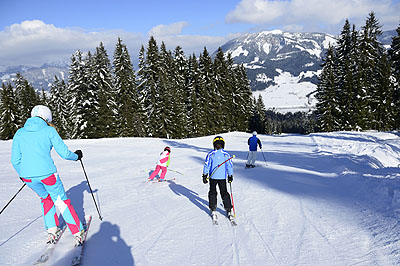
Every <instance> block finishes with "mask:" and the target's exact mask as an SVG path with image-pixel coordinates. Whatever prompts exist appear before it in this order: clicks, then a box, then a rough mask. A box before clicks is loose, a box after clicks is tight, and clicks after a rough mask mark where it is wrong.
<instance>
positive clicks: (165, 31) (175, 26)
mask: <svg viewBox="0 0 400 266" xmlns="http://www.w3.org/2000/svg"><path fill="white" fill-rule="evenodd" d="M187 25H188V23H187V22H185V21H181V22H175V23H172V24H169V25H163V24H161V25H158V26H155V27H153V28H152V29H151V30H150V31H149V33H148V34H149V36H154V37H157V36H168V35H176V34H180V33H181V32H182V29H183V28H184V27H186V26H187Z"/></svg>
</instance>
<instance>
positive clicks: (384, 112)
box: [373, 53, 395, 131]
mask: <svg viewBox="0 0 400 266" xmlns="http://www.w3.org/2000/svg"><path fill="white" fill-rule="evenodd" d="M377 68H378V70H379V76H378V86H377V88H376V91H375V95H374V99H375V100H376V101H377V102H378V103H379V104H377V105H376V109H375V110H376V111H375V112H374V113H373V117H374V121H375V125H374V129H376V130H379V131H388V130H391V129H393V128H394V126H395V110H394V108H393V105H392V103H393V95H394V82H393V80H392V67H391V64H390V62H389V60H388V56H387V54H386V53H384V54H383V55H382V57H381V58H380V59H379V61H378V66H377Z"/></svg>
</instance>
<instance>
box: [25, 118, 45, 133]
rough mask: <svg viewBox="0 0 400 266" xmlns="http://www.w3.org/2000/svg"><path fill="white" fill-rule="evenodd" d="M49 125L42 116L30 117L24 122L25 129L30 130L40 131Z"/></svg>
mask: <svg viewBox="0 0 400 266" xmlns="http://www.w3.org/2000/svg"><path fill="white" fill-rule="evenodd" d="M45 126H47V123H46V122H45V121H44V120H43V119H42V118H40V117H31V118H28V119H27V120H26V122H25V124H24V129H25V130H26V131H28V132H35V131H39V130H41V129H42V128H44V127H45Z"/></svg>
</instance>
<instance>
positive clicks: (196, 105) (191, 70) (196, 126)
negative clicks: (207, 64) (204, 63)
mask: <svg viewBox="0 0 400 266" xmlns="http://www.w3.org/2000/svg"><path fill="white" fill-rule="evenodd" d="M187 79H188V81H187V83H188V85H187V91H188V96H187V101H188V103H187V105H186V107H187V113H188V124H187V129H188V135H187V136H188V137H198V136H201V132H202V131H204V129H203V128H202V124H201V109H202V104H203V103H201V102H200V101H199V99H200V92H199V86H198V83H199V69H198V62H197V58H196V55H195V54H193V55H191V56H189V60H188V77H187Z"/></svg>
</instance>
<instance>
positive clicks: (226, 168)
mask: <svg viewBox="0 0 400 266" xmlns="http://www.w3.org/2000/svg"><path fill="white" fill-rule="evenodd" d="M213 146H214V150H213V151H210V152H209V153H208V154H207V157H206V160H205V163H204V168H203V183H204V184H207V183H208V180H210V190H209V192H208V201H209V208H210V210H211V215H212V216H213V215H214V214H215V213H216V208H217V185H218V187H219V192H220V193H221V198H222V201H223V204H224V208H225V210H226V213H227V215H228V217H229V216H233V215H232V212H231V209H232V203H231V198H230V195H229V193H228V191H227V188H226V178H227V177H228V182H229V183H230V182H232V181H233V164H232V160H231V159H232V156H231V155H230V154H229V153H228V152H226V151H225V150H224V147H225V140H224V139H223V138H222V137H220V136H217V137H215V138H214V140H213ZM222 163H223V164H222ZM221 164H222V165H221ZM219 165H221V166H219Z"/></svg>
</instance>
